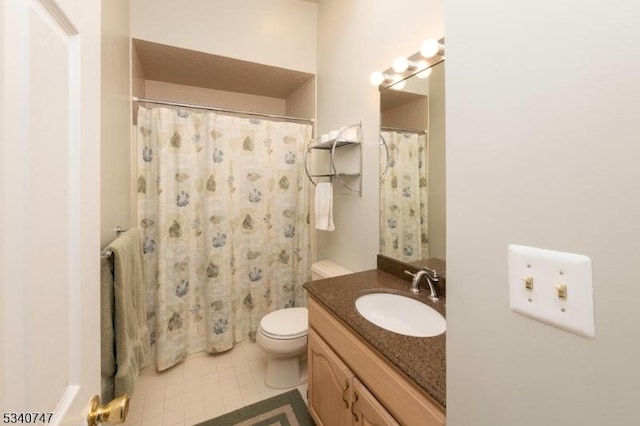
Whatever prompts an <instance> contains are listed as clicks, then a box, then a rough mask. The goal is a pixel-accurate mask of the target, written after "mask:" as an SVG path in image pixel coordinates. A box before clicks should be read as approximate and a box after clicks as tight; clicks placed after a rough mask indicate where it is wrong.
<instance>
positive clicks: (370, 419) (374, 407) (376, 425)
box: [351, 377, 399, 426]
mask: <svg viewBox="0 0 640 426" xmlns="http://www.w3.org/2000/svg"><path fill="white" fill-rule="evenodd" d="M351 404H352V405H351V410H352V413H353V424H354V425H358V426H399V423H398V422H396V421H395V420H394V418H393V417H391V414H389V412H388V411H387V410H386V409H385V408H384V407H383V406H382V404H380V402H379V401H378V400H377V399H376V397H375V396H373V395H372V394H371V392H369V390H368V389H367V388H366V387H365V386H364V385H363V384H362V382H360V380H358V379H357V378H356V377H354V378H353V400H352V402H351Z"/></svg>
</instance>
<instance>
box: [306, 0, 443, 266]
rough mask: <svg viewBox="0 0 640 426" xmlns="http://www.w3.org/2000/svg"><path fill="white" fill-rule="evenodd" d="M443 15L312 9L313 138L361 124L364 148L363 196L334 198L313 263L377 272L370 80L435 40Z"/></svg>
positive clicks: (421, 10)
mask: <svg viewBox="0 0 640 426" xmlns="http://www.w3.org/2000/svg"><path fill="white" fill-rule="evenodd" d="M443 13H444V12H443V1H442V0H403V1H398V0H379V1H375V2H372V1H368V0H322V1H320V2H319V3H318V58H317V61H318V62H317V63H318V76H317V78H318V83H317V84H318V122H317V129H316V130H317V133H318V134H322V133H327V132H328V131H329V130H332V129H337V128H339V127H341V126H344V125H347V124H353V123H356V122H358V121H360V120H362V123H363V133H364V142H365V145H364V167H363V187H364V190H363V196H362V197H361V198H360V197H358V196H357V195H351V196H340V195H336V196H335V198H334V221H335V224H336V231H334V232H326V231H318V239H317V241H318V242H317V249H318V255H317V257H318V259H325V258H327V259H331V260H333V261H335V262H337V263H339V264H342V265H344V266H345V267H347V268H349V269H351V270H354V271H359V270H365V269H372V268H375V266H376V254H377V253H378V252H379V251H378V201H379V197H378V179H379V170H378V168H379V167H378V153H379V145H378V134H379V126H380V104H379V92H378V88H377V87H374V86H372V85H371V84H370V83H369V74H371V72H373V71H375V70H379V71H382V70H385V69H387V68H389V67H390V66H391V63H392V62H393V59H394V58H395V57H396V56H399V55H405V56H409V55H412V54H414V53H416V52H417V51H418V50H419V48H420V44H421V43H422V41H424V39H426V38H429V37H437V38H439V37H441V36H442V35H443V34H444V18H443ZM338 191H340V188H339V187H338V186H337V185H334V193H335V192H338Z"/></svg>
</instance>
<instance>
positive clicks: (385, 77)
mask: <svg viewBox="0 0 640 426" xmlns="http://www.w3.org/2000/svg"><path fill="white" fill-rule="evenodd" d="M393 80H394V78H393V76H391V75H389V74H385V73H383V72H380V71H374V72H372V73H371V75H370V76H369V82H371V84H372V85H374V86H380V85H381V84H382V83H387V84H388V83H391V82H392V81H393Z"/></svg>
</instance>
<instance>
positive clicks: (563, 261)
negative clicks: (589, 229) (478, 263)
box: [508, 245, 595, 339]
mask: <svg viewBox="0 0 640 426" xmlns="http://www.w3.org/2000/svg"><path fill="white" fill-rule="evenodd" d="M508 251H509V254H508V255H509V302H510V306H511V309H512V310H513V311H514V312H517V313H519V314H522V315H525V316H527V317H530V318H533V319H536V320H538V321H542V322H546V323H548V324H551V325H553V326H555V327H559V328H562V329H564V330H567V331H570V332H572V333H576V334H579V335H582V336H585V337H588V338H590V339H593V338H594V336H595V324H594V316H593V278H592V272H591V259H589V258H588V257H587V256H583V255H579V254H572V253H563V252H558V251H553V250H545V249H539V248H534V247H526V246H520V245H510V246H509V250H508Z"/></svg>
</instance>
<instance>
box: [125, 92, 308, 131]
mask: <svg viewBox="0 0 640 426" xmlns="http://www.w3.org/2000/svg"><path fill="white" fill-rule="evenodd" d="M131 100H132V101H133V102H149V103H152V104H160V105H171V106H179V107H184V108H197V109H205V110H207V111H218V112H229V113H233V114H242V115H253V116H257V117H267V118H277V119H280V120H286V121H301V122H303V123H311V124H313V121H314V120H313V119H312V118H299V117H288V116H286V115H275V114H264V113H260V112H250V111H240V110H237V109H227V108H214V107H210V106H206V105H194V104H183V103H180V102H168V101H158V100H154V99H143V98H138V97H136V96H132V97H131Z"/></svg>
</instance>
